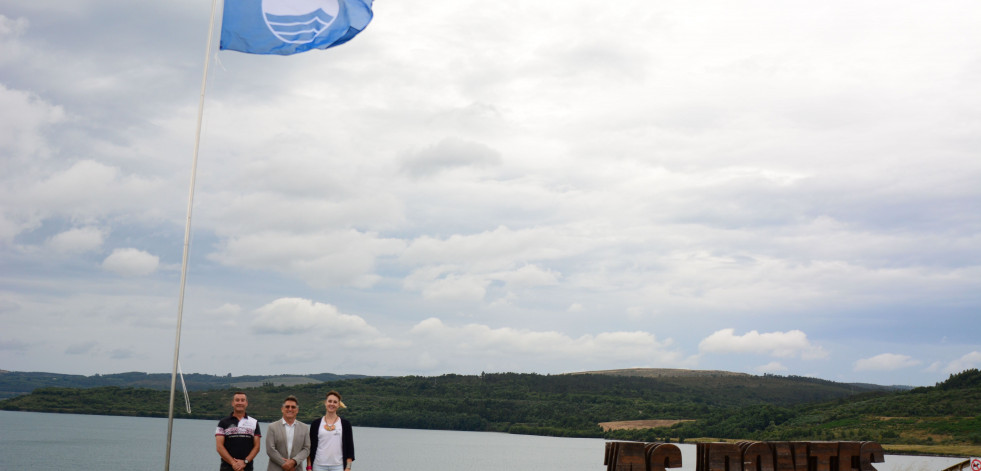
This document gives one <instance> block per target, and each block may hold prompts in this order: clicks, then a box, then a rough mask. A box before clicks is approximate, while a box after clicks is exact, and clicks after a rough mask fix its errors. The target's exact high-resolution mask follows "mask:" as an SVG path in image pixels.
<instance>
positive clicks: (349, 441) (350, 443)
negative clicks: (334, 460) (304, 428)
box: [310, 417, 354, 467]
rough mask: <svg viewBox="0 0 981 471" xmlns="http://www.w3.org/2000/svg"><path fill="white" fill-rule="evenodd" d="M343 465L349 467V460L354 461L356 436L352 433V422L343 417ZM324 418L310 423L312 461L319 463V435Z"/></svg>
mask: <svg viewBox="0 0 981 471" xmlns="http://www.w3.org/2000/svg"><path fill="white" fill-rule="evenodd" d="M340 419H341V464H343V465H344V466H345V467H346V466H347V460H348V459H350V460H351V461H354V434H352V433H351V422H349V421H348V420H347V419H345V418H344V417H341V418H340ZM322 420H323V417H320V418H318V419H314V421H313V422H310V459H312V460H313V461H317V444H318V443H319V441H320V439H319V438H317V437H318V435H317V434H318V433H319V432H320V429H321V427H323V424H322V423H321V421H322Z"/></svg>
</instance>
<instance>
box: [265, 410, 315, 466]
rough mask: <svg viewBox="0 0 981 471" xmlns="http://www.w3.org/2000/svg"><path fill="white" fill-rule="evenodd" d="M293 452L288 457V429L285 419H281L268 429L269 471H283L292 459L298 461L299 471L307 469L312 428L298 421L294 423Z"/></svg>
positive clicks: (267, 451)
mask: <svg viewBox="0 0 981 471" xmlns="http://www.w3.org/2000/svg"><path fill="white" fill-rule="evenodd" d="M293 423H294V424H295V425H294V427H295V429H294V430H293V452H292V453H290V455H289V456H287V455H286V450H287V447H286V427H285V426H284V425H283V419H279V420H277V421H275V422H273V423H271V424H269V428H268V429H266V433H267V434H268V436H267V437H266V454H267V455H269V466H268V467H267V468H266V470H267V471H282V470H283V463H285V462H286V460H288V459H290V458H292V459H294V460H296V469H297V471H303V470H304V469H306V464H305V463H304V461H305V460H306V459H307V455H309V454H310V426H309V425H307V424H305V423H303V422H300V421H299V420H297V421H296V422H293Z"/></svg>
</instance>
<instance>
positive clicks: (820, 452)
mask: <svg viewBox="0 0 981 471" xmlns="http://www.w3.org/2000/svg"><path fill="white" fill-rule="evenodd" d="M883 455H884V453H883V450H882V446H881V445H879V444H878V443H876V442H736V443H723V442H713V443H698V444H697V445H696V463H695V470H696V471H876V469H875V467H874V466H872V463H882V462H884V461H885V458H884V456H883ZM603 464H604V465H606V469H607V471H666V470H667V469H668V468H680V467H681V450H680V449H678V447H677V446H675V445H672V444H670V443H661V442H607V443H606V455H605V456H604V458H603Z"/></svg>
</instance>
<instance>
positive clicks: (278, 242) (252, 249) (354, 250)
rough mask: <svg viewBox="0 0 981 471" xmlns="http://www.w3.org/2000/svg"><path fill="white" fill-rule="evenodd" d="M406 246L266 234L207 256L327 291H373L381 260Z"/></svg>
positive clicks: (345, 237) (373, 237) (329, 235)
mask: <svg viewBox="0 0 981 471" xmlns="http://www.w3.org/2000/svg"><path fill="white" fill-rule="evenodd" d="M402 248H403V243H402V242H401V241H399V240H396V239H386V238H382V237H379V236H378V235H377V234H373V233H363V232H358V231H355V230H349V231H340V232H325V233H315V234H294V233H284V232H263V233H256V234H246V235H242V236H239V237H233V238H230V239H228V240H226V241H224V242H223V243H222V244H221V246H220V247H219V249H218V251H216V252H214V253H212V254H210V255H209V256H208V258H210V259H212V260H215V261H218V262H220V263H222V264H224V265H228V266H233V267H244V268H251V269H263V270H271V271H276V272H280V273H283V274H285V275H288V276H291V277H295V278H298V279H301V280H303V281H304V282H306V283H308V284H309V285H311V286H315V287H319V288H323V287H330V286H336V285H351V286H357V287H361V288H368V287H371V286H372V285H373V284H375V283H376V282H377V281H378V280H379V279H380V277H379V276H378V275H377V274H376V273H375V264H376V260H377V259H378V258H379V257H385V256H390V255H394V254H397V253H399V252H400V251H401V250H402Z"/></svg>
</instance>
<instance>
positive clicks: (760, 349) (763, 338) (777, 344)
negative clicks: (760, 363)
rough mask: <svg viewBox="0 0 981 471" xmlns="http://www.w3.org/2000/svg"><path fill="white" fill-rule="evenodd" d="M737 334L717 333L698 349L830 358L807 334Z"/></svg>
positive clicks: (731, 332)
mask: <svg viewBox="0 0 981 471" xmlns="http://www.w3.org/2000/svg"><path fill="white" fill-rule="evenodd" d="M734 332H735V329H722V330H717V331H715V332H713V333H712V335H709V336H708V337H706V338H704V339H703V340H702V341H701V342H700V343H699V344H698V350H699V351H700V352H707V353H755V354H765V355H771V356H775V357H784V358H790V357H798V356H799V357H800V358H803V359H807V360H809V359H817V358H825V357H827V353H826V352H825V351H824V350H823V349H822V348H821V347H820V346H817V345H813V344H811V341H810V340H808V339H807V335H806V334H805V333H804V332H801V331H799V330H791V331H787V332H767V333H762V334H761V333H759V332H757V331H755V330H752V331H749V332H747V333H746V334H744V335H742V336H737V335H735V334H734Z"/></svg>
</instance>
